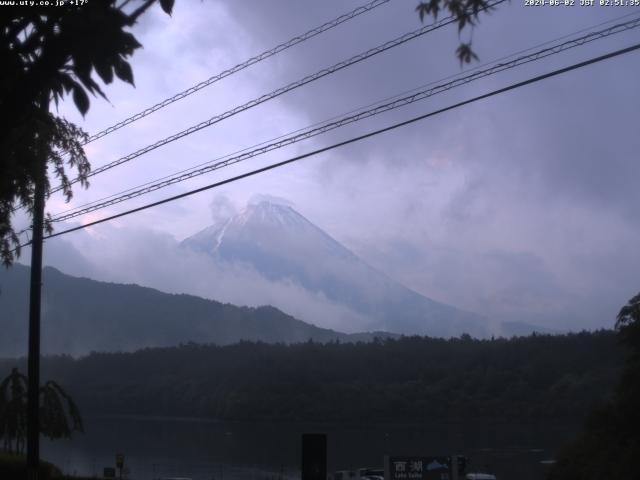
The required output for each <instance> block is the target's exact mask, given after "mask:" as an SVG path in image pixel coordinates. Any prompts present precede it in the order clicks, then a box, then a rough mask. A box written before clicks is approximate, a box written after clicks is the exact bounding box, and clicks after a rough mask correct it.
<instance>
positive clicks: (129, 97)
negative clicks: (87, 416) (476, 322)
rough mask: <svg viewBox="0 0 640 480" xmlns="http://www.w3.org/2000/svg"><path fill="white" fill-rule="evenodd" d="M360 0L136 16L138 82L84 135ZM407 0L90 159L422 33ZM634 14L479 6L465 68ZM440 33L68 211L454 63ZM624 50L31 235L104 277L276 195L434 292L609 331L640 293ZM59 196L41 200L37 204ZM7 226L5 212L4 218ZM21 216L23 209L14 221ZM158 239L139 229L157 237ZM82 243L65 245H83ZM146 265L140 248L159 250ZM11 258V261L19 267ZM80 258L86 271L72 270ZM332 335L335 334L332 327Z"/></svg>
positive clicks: (636, 61)
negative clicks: (70, 230)
mask: <svg viewBox="0 0 640 480" xmlns="http://www.w3.org/2000/svg"><path fill="white" fill-rule="evenodd" d="M362 3H364V1H363V0H359V1H347V0H331V1H329V0H324V1H321V2H299V1H298V2H296V1H293V0H286V1H285V0H273V1H269V2H265V1H262V0H254V1H248V0H247V1H235V0H218V1H215V0H207V1H203V2H200V1H195V0H182V1H178V2H176V7H175V11H174V14H173V17H171V18H170V17H168V16H166V15H164V14H163V13H162V11H161V10H160V8H159V7H157V8H155V9H154V10H153V11H152V12H150V13H149V14H148V15H146V16H145V17H144V18H143V19H142V21H141V23H140V24H139V25H137V26H136V27H135V28H134V33H135V34H136V35H137V37H138V39H139V40H140V42H141V43H142V44H143V45H144V49H141V50H140V51H138V52H137V53H136V55H135V57H134V58H133V61H132V65H133V69H134V74H135V81H136V88H132V87H131V86H129V85H125V84H113V85H110V86H108V87H107V88H106V92H107V95H108V97H109V100H110V102H109V103H107V102H105V101H103V100H101V99H93V100H92V104H91V109H90V112H89V113H88V115H87V117H86V118H84V119H83V118H82V117H81V116H79V114H78V113H77V112H76V111H75V108H74V107H73V104H72V103H71V102H70V101H69V102H67V104H64V105H62V106H61V107H60V110H59V112H60V113H61V114H63V115H64V116H66V117H67V118H69V119H70V120H72V121H74V122H76V123H78V124H79V125H81V126H82V127H83V128H84V129H85V130H86V131H88V132H89V133H95V132H97V131H99V130H102V129H103V128H105V127H107V126H109V125H111V124H113V123H115V122H117V121H119V120H121V119H123V118H125V117H127V116H129V115H131V114H134V113H137V112H138V111H140V110H142V109H144V108H146V107H148V106H150V105H152V104H154V103H156V102H158V101H161V100H163V99H164V98H166V97H169V96H171V95H173V94H174V93H176V92H178V91H181V90H183V89H185V88H188V87H190V86H192V85H194V84H196V83H198V82H200V81H202V80H204V79H206V78H208V77H210V76H212V75H214V74H216V73H218V72H220V71H221V70H224V69H226V68H229V67H231V66H233V65H235V64H237V63H239V62H242V61H243V60H245V59H247V58H249V57H251V56H253V55H255V54H258V53H260V52H261V51H264V50H266V49H268V48H270V47H272V46H274V45H276V44H278V43H280V42H282V41H285V40H287V39H289V38H291V37H293V36H295V35H297V34H300V33H303V32H305V31H307V30H309V29H310V28H313V27H315V26H317V25H319V24H321V23H324V22H325V21H328V20H330V19H332V18H334V17H336V16H338V15H339V14H341V13H344V12H346V11H348V10H350V9H352V8H355V7H356V6H358V5H359V4H362ZM415 4H416V2H415V1H406V0H393V1H391V2H390V4H389V5H385V6H382V7H379V8H377V9H375V10H374V11H372V12H370V13H368V14H365V15H362V16H360V17H358V18H357V19H355V20H353V21H350V22H347V23H345V24H343V25H341V26H339V27H337V28H336V29H334V30H331V31H330V32H327V33H324V34H322V35H320V36H318V37H315V38H314V39H312V40H310V41H307V42H304V43H303V44H301V45H298V46H296V47H294V48H292V49H290V50H287V51H286V52H284V53H281V54H279V55H277V56H275V57H273V58H271V59H269V60H267V61H264V62H261V63H260V64H259V65H256V66H253V67H251V68H249V69H246V70H244V71H243V72H241V73H239V74H236V75H233V76H231V77H229V78H227V79H225V80H223V81H221V82H219V83H217V84H215V85H213V86H211V87H208V88H205V89H204V90H202V91H200V92H198V93H196V94H194V95H192V96H190V97H188V98H187V99H185V100H183V101H180V102H177V103H175V104H173V105H171V106H170V107H167V108H165V109H163V110H161V111H159V112H157V113H155V114H153V115H151V116H150V117H148V118H146V119H144V120H142V121H139V122H136V123H135V124H133V125H131V126H129V127H126V128H123V129H121V130H119V131H118V132H116V133H114V134H112V135H109V136H107V137H105V138H103V139H101V140H99V141H96V142H94V143H92V144H90V145H89V146H88V147H87V153H88V156H89V159H90V161H91V163H92V165H93V166H94V167H97V166H100V165H103V164H104V163H107V162H109V161H112V160H114V159H116V158H118V157H120V156H122V155H124V154H127V153H130V152H132V151H134V150H137V149H138V148H140V147H142V146H144V145H146V144H149V143H153V142H154V141H156V140H159V139H160V138H162V137H164V136H168V135H170V134H172V133H175V132H177V131H179V130H182V129H184V128H187V127H189V126H191V125H193V124H196V123H199V122H200V121H203V120H205V119H208V118H210V117H212V116H214V115H216V114H219V113H222V112H224V111H226V110H228V109H230V108H233V107H234V106H236V105H239V104H241V103H244V102H246V101H248V100H251V99H253V98H255V97H258V96H260V95H262V94H264V93H268V92H270V91H271V90H273V89H275V88H278V87H280V86H282V85H285V84H287V83H290V82H292V81H295V80H297V79H299V78H301V77H303V76H305V75H307V74H310V73H314V72H315V71H317V70H319V69H321V68H323V67H326V66H329V65H332V64H333V63H337V62H338V61H340V60H343V59H345V58H348V57H350V56H352V55H355V54H357V53H360V52H361V51H363V50H366V49H368V48H371V47H373V46H376V45H378V44H381V43H383V42H385V41H387V40H390V39H393V38H395V37H397V36H399V35H401V34H403V33H405V32H407V31H410V30H414V29H416V28H418V27H420V25H421V24H420V21H419V18H418V16H417V14H416V13H415V11H414V8H415ZM634 12H636V13H640V9H638V8H635V9H634V8H631V7H628V8H627V7H599V6H594V7H580V6H573V7H556V8H554V7H549V6H547V7H544V8H542V7H525V6H524V5H523V2H522V1H513V2H511V3H507V4H505V5H503V6H500V7H499V8H497V9H496V11H495V12H494V13H492V14H491V15H490V16H487V15H482V17H481V22H480V25H479V26H478V27H477V28H476V29H475V30H474V32H473V45H474V49H475V50H476V52H477V54H478V55H479V57H480V59H479V61H478V62H476V63H474V64H472V65H471V67H465V68H473V67H478V66H479V65H480V64H483V63H485V62H489V61H492V60H495V59H498V58H501V57H504V56H506V55H511V54H512V53H515V52H517V51H519V50H522V49H526V48H530V47H533V46H536V45H539V44H541V43H543V42H546V41H548V40H552V39H556V38H558V37H561V36H564V35H567V34H569V33H573V32H575V31H578V30H581V29H584V28H587V27H591V26H593V25H596V24H599V23H601V22H605V21H608V20H611V19H614V18H616V17H620V16H622V15H627V14H631V13H634ZM639 32H640V30H632V31H630V32H627V33H624V34H620V35H616V36H614V37H611V38H607V39H604V40H602V41H598V42H595V43H592V44H589V45H586V46H583V47H580V48H576V49H574V50H572V51H570V52H567V53H563V54H561V55H557V56H554V57H552V58H550V59H547V60H544V61H541V62H536V63H534V64H531V65H528V66H526V67H521V68H519V69H514V70H511V71H509V72H505V73H503V74H500V75H496V76H492V77H489V78H487V79H484V80H481V81H478V82H476V83H473V84H469V85H466V86H464V87H461V88H457V89H455V90H452V91H450V92H448V93H446V94H443V95H438V96H436V97H433V98H431V99H429V100H427V101H422V102H419V103H417V104H415V105H413V106H410V107H406V108H403V109H399V110H398V111H395V112H392V113H389V114H385V115H381V116H380V117H379V118H378V117H376V118H375V119H369V120H367V121H363V122H360V123H358V124H357V125H354V126H351V127H348V128H345V129H340V130H338V131H336V132H333V133H331V134H328V135H323V136H320V137H316V138H315V139H312V140H308V141H305V142H302V143H299V144H297V145H294V146H291V147H287V148H284V149H282V150H278V151H276V152H273V153H271V154H268V155H266V156H264V157H259V158H255V159H252V160H250V161H248V162H245V163H244V164H242V165H238V166H236V167H233V168H229V169H225V170H221V171H218V172H216V173H213V174H208V175H205V176H203V177H199V178H197V179H194V180H191V181H189V182H184V183H181V184H179V185H175V186H172V187H170V188H166V189H163V190H160V191H158V192H155V193H153V194H151V195H148V196H145V197H142V198H139V199H136V200H133V201H130V202H127V203H125V204H120V205H119V206H115V207H111V208H109V209H106V210H103V211H99V212H95V213H92V214H89V215H86V216H85V217H82V218H81V219H79V220H80V222H87V221H90V220H93V219H98V218H101V217H103V216H105V215H106V214H107V213H116V212H119V211H122V210H124V209H126V208H131V207H134V206H138V205H142V204H144V203H147V202H149V201H152V200H156V199H160V198H164V197H166V196H169V195H173V194H176V193H180V192H184V191H187V190H190V189H193V188H197V187H199V186H202V185H206V184H209V183H212V182H214V181H216V180H220V179H223V178H226V177H228V176H231V175H233V174H237V173H239V172H243V171H248V170H250V169H254V168H256V167H259V166H263V165H266V164H267V163H271V162H274V161H278V160H282V159H286V158H289V157H291V156H293V155H296V154H299V153H302V152H307V151H310V150H313V149H315V148H319V147H322V146H325V145H328V144H330V143H333V142H335V141H338V140H343V139H347V138H350V137H351V136H354V135H356V134H359V133H364V132H367V131H370V130H372V129H375V128H380V127H382V126H385V125H388V124H390V123H393V122H397V121H400V120H403V119H407V118H410V117H412V116H415V115H418V114H421V113H426V112H429V111H432V110H435V109H437V108H441V107H443V106H446V105H449V104H452V103H455V102H456V101H460V100H462V99H466V98H470V97H472V96H474V95H478V94H480V93H484V92H486V91H489V90H492V89H495V88H499V87H501V86H505V85H507V84H509V83H512V82H514V81H517V80H522V79H525V78H528V77H529V76H532V75H534V74H539V73H543V72H547V71H550V70H552V69H554V68H558V67H560V66H564V65H568V64H570V63H575V62H577V61H581V60H584V59H587V58H590V57H593V56H596V55H599V54H603V53H606V52H608V51H611V50H614V49H617V48H621V47H622V46H628V45H631V44H633V43H636V42H638V40H639V39H640V35H639ZM470 35H471V32H470V31H469V30H467V29H465V30H463V32H462V34H461V37H458V34H457V29H456V28H454V27H450V28H444V29H441V30H439V31H437V32H434V33H432V34H428V35H426V36H424V37H422V38H419V39H417V40H413V41H411V42H409V43H407V44H405V45H403V46H401V47H398V48H394V49H392V50H390V51H388V52H385V53H383V54H381V55H378V56H376V57H374V58H371V59H369V60H366V61H364V62H362V63H360V64H358V65H356V66H354V67H351V68H349V69H347V70H344V71H341V72H338V73H336V74H333V75H330V76H329V77H325V78H323V79H321V80H319V81H317V82H314V83H313V84H311V85H308V86H305V87H303V88H301V89H298V90H296V91H295V92H291V93H289V94H286V95H283V96H281V97H279V98H278V99H276V100H273V101H270V102H268V103H266V104H263V105H261V106H259V107H256V108H253V109H251V110H250V111H247V112H244V113H242V114H240V115H237V116H235V117H233V118H231V119H229V120H227V121H225V122H222V123H220V124H218V125H216V126H214V127H211V128H207V129H204V130H202V131H200V132H198V133H196V134H193V135H191V136H189V137H187V138H185V139H183V140H180V141H178V142H174V143H173V144H171V145H169V146H166V147H163V148H159V149H157V150H155V151H153V152H151V153H149V154H147V155H145V156H143V157H141V158H138V159H136V160H134V161H132V162H130V163H129V164H127V165H125V166H121V167H118V168H116V169H114V170H112V171H110V172H108V173H104V174H102V175H99V176H96V177H95V178H93V179H92V180H91V187H90V188H89V189H88V190H86V191H81V190H77V191H76V194H75V197H74V200H73V201H72V203H71V206H74V205H80V204H82V203H85V202H87V201H92V200H95V199H99V198H102V197H104V196H106V195H110V194H113V193H116V192H119V191H121V190H124V189H126V188H130V187H133V186H136V185H138V184H141V183H144V182H147V181H150V180H153V179H156V178H159V177H162V176H164V175H168V174H171V173H174V172H176V171H178V170H181V169H184V168H188V167H191V166H193V165H196V164H199V163H202V162H206V161H209V160H213V159H215V158H217V157H219V156H222V155H225V154H228V153H231V152H234V151H236V150H238V149H241V148H245V147H248V146H251V145H254V144H256V143H259V142H262V141H265V140H268V139H271V138H274V137H277V136H279V135H283V134H285V133H288V132H291V131H293V130H296V129H298V128H302V127H305V126H307V125H311V124H313V123H316V122H319V121H322V120H325V119H328V118H330V117H333V116H336V115H339V114H342V113H345V112H348V111H350V110H352V109H354V108H358V107H362V106H365V105H368V104H371V103H373V102H376V101H378V100H381V99H383V98H386V97H389V96H392V95H396V94H399V93H402V92H404V91H407V90H410V89H413V88H416V87H419V86H422V85H425V84H428V83H430V82H433V81H437V80H439V79H442V78H445V77H447V76H449V75H454V74H459V73H460V72H461V67H460V64H459V63H458V61H457V58H456V57H455V53H454V52H455V49H456V47H457V46H458V43H459V41H460V38H461V39H463V40H467V39H469V38H470ZM639 85H640V54H639V53H637V52H636V53H630V54H627V55H625V56H622V57H618V58H616V59H613V60H609V61H606V62H602V63H599V64H597V65H594V66H590V67H587V68H585V69H582V70H579V71H575V72H571V73H569V74H566V75H563V76H561V77H557V78H553V79H551V80H547V81H544V82H541V83H538V84H535V85H532V86H527V87H524V88H521V89H518V90H516V91H512V92H509V93H507V94H503V95H501V96H498V97H493V98H490V99H487V100H484V101H481V102H477V103H474V104H472V105H469V106H465V107H463V108H460V109H457V110H454V111H451V112H447V113H445V114H442V115H438V116H436V117H433V118H430V119H428V120H425V121H422V122H420V123H416V124H413V125H411V126H408V127H405V128H402V129H400V130H396V131H393V132H389V133H386V134H384V135H379V136H376V137H374V138H371V139H368V140H366V141H363V142H359V143H357V144H353V145H350V146H348V147H345V148H342V149H339V150H334V151H331V152H328V153H325V154H322V155H319V156H316V157H312V158H309V159H306V160H304V161H302V162H300V163H299V164H296V165H292V166H287V167H284V168H281V169H278V170H276V171H271V172H269V173H266V174H263V175H260V176H257V177H253V178H251V179H247V180H242V181H239V182H236V183H234V184H231V185H227V186H225V187H224V188H223V189H221V190H212V191H208V192H206V193H202V194H199V195H197V196H194V197H190V198H188V199H184V200H180V201H177V202H174V203H171V204H167V205H164V206H161V207H158V208H155V209H152V210H148V211H145V212H142V213H138V214H135V215H131V216H129V217H126V218H122V219H119V220H117V221H114V222H111V223H110V224H109V225H104V226H98V227H92V228H90V229H89V230H87V231H85V232H82V233H77V234H70V235H66V236H64V237H60V238H58V239H55V240H53V239H52V240H50V241H48V242H46V247H45V248H46V250H47V259H48V261H49V263H52V264H54V265H56V266H59V267H60V268H61V269H63V270H65V268H64V267H65V266H66V267H67V268H66V270H67V271H68V272H69V273H77V272H90V271H93V272H95V276H96V277H100V273H99V272H100V271H104V269H101V268H99V267H100V265H102V267H105V265H106V264H108V265H109V266H110V268H111V270H112V271H113V269H118V270H119V271H120V272H121V275H120V277H118V278H117V279H118V280H121V281H135V282H137V283H142V284H153V282H152V281H151V279H150V277H152V276H153V272H150V271H149V270H148V269H144V268H140V269H138V270H137V271H136V264H135V258H136V256H137V255H138V254H140V253H141V252H144V253H146V254H148V255H149V256H150V257H153V256H154V253H153V248H154V246H157V245H160V244H163V245H164V244H166V243H167V242H169V243H171V242H174V241H175V240H177V241H180V240H182V239H184V238H186V237H188V236H190V235H192V234H194V233H195V232H197V231H199V230H201V229H203V228H205V227H207V226H208V225H210V224H211V223H212V222H213V221H214V220H216V219H217V218H219V217H220V216H221V215H223V214H224V213H225V212H231V211H233V210H234V209H239V208H242V207H243V206H244V204H245V203H246V202H247V201H248V200H249V199H250V198H251V197H252V196H253V195H255V194H268V195H275V196H279V197H283V198H286V199H287V200H289V201H290V202H292V204H293V205H295V208H296V209H297V210H298V211H299V212H300V213H302V214H303V215H305V216H306V217H307V218H308V219H309V220H311V221H312V222H314V223H316V224H317V225H318V226H320V227H321V228H323V229H324V230H326V231H327V232H328V233H329V234H331V235H332V236H333V237H334V238H336V239H337V240H339V241H341V242H342V243H344V244H345V245H346V246H348V247H349V248H350V249H352V250H353V251H354V252H356V253H357V254H358V255H360V256H361V257H362V258H364V259H365V260H366V261H368V262H369V263H371V264H372V265H374V266H375V267H377V268H379V269H380V270H382V271H384V272H386V273H387V274H389V275H390V276H391V277H393V278H395V279H397V280H399V281H400V282H402V283H404V284H405V285H407V286H409V287H411V288H413V289H414V290H416V291H418V292H420V293H422V294H424V295H426V296H428V297H430V298H433V299H436V300H439V301H443V302H446V303H450V304H452V305H456V306H458V307H462V308H465V309H468V310H473V311H475V312H478V313H480V314H484V315H487V316H489V317H492V318H498V319H502V320H522V321H530V322H533V323H536V324H540V325H544V326H549V327H555V328H560V329H565V328H582V327H584V328H594V327H599V326H607V327H609V326H611V325H612V324H613V322H614V319H615V314H616V313H617V310H618V309H619V307H620V306H621V305H622V304H624V303H625V302H626V301H627V300H628V299H629V298H630V297H631V296H632V295H634V294H635V293H637V292H638V290H640V275H639V272H640V249H638V244H639V241H638V239H639V238H640V215H639V214H638V205H639V203H640V189H639V188H638V178H639V177H640V162H638V153H637V152H638V150H639V149H638V147H639V146H640V135H639V133H640V129H639V125H640V122H638V107H639V106H640V89H639V88H638V86H639ZM67 208H69V205H65V204H64V202H63V201H62V199H61V198H60V197H58V196H53V197H52V198H51V199H50V200H49V202H48V204H47V209H48V211H49V212H51V213H58V212H60V211H62V210H65V209H67ZM20 221H22V220H20V219H19V220H18V222H20ZM23 223H24V221H23ZM154 239H155V240H154ZM81 252H82V253H81ZM156 258H157V257H156ZM27 260H28V258H27V257H26V256H25V257H24V258H23V259H22V261H27ZM83 269H84V270H83ZM334 327H335V326H334Z"/></svg>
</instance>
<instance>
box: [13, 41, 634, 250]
mask: <svg viewBox="0 0 640 480" xmlns="http://www.w3.org/2000/svg"><path fill="white" fill-rule="evenodd" d="M638 49H640V43H637V44H635V45H632V46H630V47H626V48H622V49H620V50H616V51H614V52H610V53H607V54H605V55H601V56H599V57H594V58H590V59H589V60H585V61H583V62H579V63H574V64H573V65H570V66H568V67H564V68H560V69H557V70H553V71H552V72H549V73H545V74H542V75H538V76H536V77H532V78H529V79H527V80H524V81H522V82H518V83H513V84H511V85H509V86H507V87H503V88H499V89H498V90H493V91H491V92H489V93H485V94H483V95H479V96H477V97H473V98H470V99H468V100H463V101H462V102H458V103H456V104H453V105H449V106H448V107H444V108H441V109H439V110H435V111H432V112H429V113H425V114H424V115H419V116H417V117H413V118H410V119H409V120H405V121H403V122H399V123H395V124H393V125H390V126H388V127H384V128H380V129H378V130H374V131H372V132H369V133H365V134H363V135H360V136H358V137H353V138H350V139H348V140H344V141H342V142H339V143H334V144H333V145H329V146H327V147H323V148H319V149H317V150H313V151H311V152H308V153H304V154H302V155H298V156H296V157H293V158H289V159H287V160H283V161H281V162H278V163H274V164H271V165H267V166H266V167H262V168H258V169H256V170H252V171H250V172H246V173H243V174H241V175H237V176H235V177H231V178H227V179H225V180H221V181H219V182H216V183H212V184H210V185H205V186H204V187H200V188H196V189H195V190H190V191H188V192H184V193H181V194H179V195H174V196H173V197H168V198H164V199H162V200H158V201H157V202H153V203H148V204H146V205H143V206H141V207H137V208H133V209H131V210H127V211H124V212H121V213H117V214H115V215H111V216H109V217H105V218H101V219H99V220H94V221H93V222H89V223H87V224H84V225H79V226H77V227H73V228H69V229H67V230H62V231H60V232H56V233H52V234H49V235H47V236H45V237H44V238H45V239H48V238H53V237H59V236H60V235H65V234H67V233H71V232H75V231H77V230H82V229H85V228H87V227H92V226H94V225H98V224H100V223H104V222H108V221H110V220H115V219H116V218H120V217H125V216H127V215H131V214H133V213H137V212H141V211H143V210H147V209H149V208H153V207H157V206H158V205H163V204H165V203H169V202H174V201H176V200H180V199H181V198H185V197H189V196H191V195H195V194H197V193H201V192H204V191H207V190H211V189H212V188H216V187H220V186H222V185H226V184H229V183H233V182H236V181H238V180H242V179H244V178H248V177H251V176H254V175H257V174H260V173H264V172H267V171H269V170H273V169H276V168H279V167H282V166H285V165H289V164H291V163H294V162H298V161H300V160H303V159H305V158H309V157H313V156H315V155H318V154H320V153H324V152H327V151H329V150H334V149H336V148H339V147H342V146H345V145H349V144H352V143H356V142H359V141H362V140H365V139H367V138H370V137H374V136H376V135H380V134H382V133H386V132H389V131H391V130H395V129H397V128H400V127H404V126H406V125H410V124H412V123H415V122H418V121H421V120H425V119H427V118H430V117H433V116H436V115H439V114H441V113H444V112H448V111H450V110H454V109H456V108H460V107H462V106H465V105H469V104H471V103H474V102H477V101H479V100H484V99H486V98H490V97H493V96H495V95H499V94H502V93H505V92H508V91H511V90H515V89H518V88H521V87H524V86H526V85H531V84H533V83H537V82H540V81H542V80H546V79H547V78H552V77H556V76H558V75H562V74H564V73H567V72H570V71H572V70H577V69H579V68H583V67H586V66H588V65H593V64H595V63H598V62H602V61H604V60H608V59H611V58H614V57H617V56H620V55H624V54H626V53H630V52H633V51H635V50H638ZM26 245H28V244H25V245H21V246H20V247H24V246H26ZM13 251H15V249H14V250H13Z"/></svg>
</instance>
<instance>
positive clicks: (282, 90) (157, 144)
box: [51, 0, 506, 193]
mask: <svg viewBox="0 0 640 480" xmlns="http://www.w3.org/2000/svg"><path fill="white" fill-rule="evenodd" d="M505 1H506V0H495V1H493V2H491V3H489V4H487V6H485V7H484V8H483V10H488V9H491V8H493V7H494V6H496V5H499V4H501V3H503V2H505ZM456 21H457V17H455V16H453V15H451V16H449V17H445V18H443V19H441V20H439V21H437V22H434V23H432V24H430V25H427V26H425V27H422V28H419V29H417V30H414V31H413V32H409V33H406V34H404V35H402V36H400V37H398V38H396V39H394V40H390V41H388V42H386V43H384V44H382V45H379V46H377V47H374V48H372V49H369V50H367V51H366V52H363V53H360V54H358V55H355V56H353V57H351V58H349V59H347V60H343V61H341V62H339V63H336V64H334V65H332V66H330V67H327V68H324V69H322V70H320V71H318V72H316V73H314V74H312V75H308V76H306V77H304V78H302V79H300V80H297V81H295V82H292V83H290V84H289V85H286V86H284V87H280V88H278V89H276V90H274V91H272V92H270V93H268V94H265V95H262V96H261V97H258V98H255V99H253V100H251V101H249V102H247V103H245V104H243V105H240V106H238V107H235V108H233V109H231V110H228V111H226V112H224V113H221V114H219V115H216V116H214V117H211V118H210V119H209V120H205V121H203V122H200V123H198V124H197V125H193V126H191V127H189V128H187V129H185V130H182V131H181V132H178V133H175V134H173V135H171V136H169V137H166V138H163V139H162V140H158V141H157V142H155V143H153V144H151V145H147V146H146V147H143V148H141V149H140V150H137V151H135V152H133V153H130V154H128V155H125V156H124V157H120V158H119V159H117V160H114V161H112V162H110V163H107V164H105V165H103V166H101V167H98V168H96V169H95V170H93V171H92V172H91V173H89V174H88V175H87V177H92V176H94V175H97V174H99V173H102V172H105V171H107V170H110V169H112V168H114V167H116V166H118V165H121V164H123V163H126V162H129V161H131V160H133V159H135V158H137V157H139V156H141V155H144V154H145V153H148V152H150V151H152V150H155V149H156V148H159V147H162V146H164V145H167V144H169V143H171V142H174V141H176V140H179V139H181V138H183V137H185V136H187V135H191V134H192V133H195V132H197V131H199V130H202V129H203V128H206V127H210V126H211V125H214V124H216V123H218V122H221V121H223V120H226V119H227V118H229V117H232V116H234V115H236V114H238V113H240V112H243V111H245V110H248V109H250V108H252V107H255V106H257V105H260V104H262V103H264V102H267V101H269V100H272V99H274V98H276V97H278V96H280V95H283V94H284V93H287V92H290V91H292V90H295V89H296V88H300V87H302V86H304V85H306V84H308V83H311V82H313V81H315V80H318V79H320V78H322V77H325V76H327V75H330V74H333V73H335V72H337V71H340V70H342V69H344V68H346V67H349V66H351V65H354V64H356V63H359V62H361V61H363V60H366V59H368V58H370V57H372V56H374V55H377V54H379V53H382V52H385V51H387V50H389V49H391V48H394V47H397V46H399V45H402V44H404V43H406V42H408V41H410V40H413V39H415V38H418V37H420V36H422V35H425V34H427V33H430V32H432V31H434V30H437V29H439V28H442V27H444V26H446V25H449V24H451V23H454V22H456ZM79 181H80V179H79V178H75V179H73V180H71V181H70V182H69V183H70V184H74V183H77V182H79ZM60 190H62V186H58V187H56V188H54V189H53V190H51V193H55V192H58V191H60Z"/></svg>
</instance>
